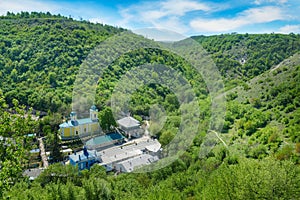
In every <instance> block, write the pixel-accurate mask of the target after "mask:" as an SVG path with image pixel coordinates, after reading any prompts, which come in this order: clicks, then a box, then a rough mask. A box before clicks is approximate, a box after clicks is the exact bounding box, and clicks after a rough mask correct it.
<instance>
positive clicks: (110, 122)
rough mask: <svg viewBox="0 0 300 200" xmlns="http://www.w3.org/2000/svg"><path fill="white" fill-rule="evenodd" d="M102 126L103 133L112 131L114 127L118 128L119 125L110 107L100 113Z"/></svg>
mask: <svg viewBox="0 0 300 200" xmlns="http://www.w3.org/2000/svg"><path fill="white" fill-rule="evenodd" d="M98 115H99V121H100V126H101V128H102V130H103V131H105V132H108V131H111V130H112V127H116V126H117V123H116V120H115V118H114V116H113V114H112V111H111V109H110V108H109V107H105V108H104V109H103V110H102V111H100V112H99V114H98Z"/></svg>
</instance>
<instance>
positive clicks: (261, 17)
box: [190, 6, 285, 32]
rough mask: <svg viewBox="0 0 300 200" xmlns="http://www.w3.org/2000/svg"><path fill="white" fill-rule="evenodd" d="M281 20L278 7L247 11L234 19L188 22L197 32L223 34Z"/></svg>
mask: <svg viewBox="0 0 300 200" xmlns="http://www.w3.org/2000/svg"><path fill="white" fill-rule="evenodd" d="M283 19H285V16H284V14H283V11H282V10H281V9H280V8H279V7H275V6H266V7H261V8H251V9H248V10H246V11H243V12H241V13H239V14H238V15H237V16H236V17H234V18H219V19H204V18H198V19H194V20H192V21H191V22H190V26H191V27H192V28H193V29H194V30H196V31H199V32H224V31H235V29H238V28H240V27H243V26H246V25H251V24H258V23H268V22H272V21H275V20H283Z"/></svg>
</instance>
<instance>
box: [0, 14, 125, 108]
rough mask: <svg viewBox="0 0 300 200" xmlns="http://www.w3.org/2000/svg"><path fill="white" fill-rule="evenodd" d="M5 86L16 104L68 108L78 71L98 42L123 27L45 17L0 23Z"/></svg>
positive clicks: (0, 79) (0, 76)
mask: <svg viewBox="0 0 300 200" xmlns="http://www.w3.org/2000/svg"><path fill="white" fill-rule="evenodd" d="M0 27H1V28H0V88H1V89H2V91H3V93H4V95H5V99H6V100H7V102H8V103H9V104H10V105H11V103H12V99H13V98H16V99H18V100H19V102H20V103H21V104H24V105H27V106H30V107H33V108H34V109H37V110H41V111H48V110H51V111H52V112H56V111H60V112H64V111H65V110H69V105H70V103H71V100H72V97H71V93H72V89H73V87H72V85H73V82H74V80H75V78H76V72H77V71H78V69H79V66H80V64H81V63H82V61H83V60H84V59H85V58H86V56H87V55H88V53H89V52H90V51H91V50H92V49H93V48H95V46H96V45H97V44H99V43H100V42H101V41H103V40H105V39H106V38H108V37H109V36H112V35H113V34H115V33H118V32H121V31H122V30H123V29H118V28H114V27H112V26H108V25H102V24H92V23H89V22H85V21H82V22H79V21H75V20H73V19H69V18H66V17H62V16H55V15H51V14H50V13H48V14H43V13H33V14H31V15H30V14H29V13H26V12H24V13H22V14H19V15H14V14H10V15H8V16H6V17H1V19H0Z"/></svg>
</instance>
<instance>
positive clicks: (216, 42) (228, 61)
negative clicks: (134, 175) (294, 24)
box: [192, 33, 300, 85]
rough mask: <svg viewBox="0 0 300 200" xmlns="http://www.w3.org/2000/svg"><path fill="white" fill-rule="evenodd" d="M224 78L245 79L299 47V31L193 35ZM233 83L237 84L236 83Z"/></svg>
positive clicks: (264, 69) (291, 53)
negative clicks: (289, 32) (286, 33)
mask: <svg viewBox="0 0 300 200" xmlns="http://www.w3.org/2000/svg"><path fill="white" fill-rule="evenodd" d="M192 38H193V39H195V40H196V41H198V42H199V43H200V44H201V45H202V46H203V48H204V49H206V50H207V51H208V53H210V54H211V55H212V58H213V60H214V61H215V63H216V64H217V66H218V67H219V69H220V71H221V73H222V75H223V76H224V77H226V78H227V79H229V80H231V83H234V82H235V81H232V80H233V79H236V78H238V79H242V80H248V79H249V78H253V77H255V76H257V75H259V74H262V73H263V72H265V71H266V70H268V69H270V68H271V67H272V66H275V65H277V64H279V63H280V62H282V61H283V60H284V59H287V58H288V57H290V56H292V55H294V54H295V53H296V52H298V51H299V50H300V35H299V34H292V33H291V34H289V35H283V34H236V33H233V34H224V35H216V36H195V37H192ZM235 85H236V84H235Z"/></svg>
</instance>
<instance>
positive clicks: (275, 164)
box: [0, 12, 300, 200]
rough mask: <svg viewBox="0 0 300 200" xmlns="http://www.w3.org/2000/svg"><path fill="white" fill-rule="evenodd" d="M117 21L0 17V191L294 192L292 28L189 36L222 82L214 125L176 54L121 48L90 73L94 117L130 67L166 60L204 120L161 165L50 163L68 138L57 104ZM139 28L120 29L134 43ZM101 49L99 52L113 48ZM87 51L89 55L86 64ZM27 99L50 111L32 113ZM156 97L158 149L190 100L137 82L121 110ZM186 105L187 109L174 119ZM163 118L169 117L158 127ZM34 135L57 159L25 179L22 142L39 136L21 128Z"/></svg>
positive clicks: (238, 195)
mask: <svg viewBox="0 0 300 200" xmlns="http://www.w3.org/2000/svg"><path fill="white" fill-rule="evenodd" d="M122 31H124V29H122V28H116V27H112V26H108V25H102V24H93V23H89V22H87V21H75V20H73V19H71V18H67V17H62V16H60V15H51V14H50V13H31V14H29V13H27V12H22V13H20V14H12V13H8V14H7V16H2V17H0V198H1V197H2V199H191V200H192V199H299V196H300V188H299V185H300V175H299V174H300V167H299V166H300V165H299V163H300V86H299V84H298V83H299V82H300V73H299V72H300V58H299V57H300V56H299V55H300V35H299V34H298V35H296V34H289V35H282V34H255V35H252V34H226V35H217V36H195V37H193V38H194V39H195V40H197V41H198V42H199V43H200V44H201V45H202V46H203V47H204V48H205V49H206V50H207V52H208V53H210V54H211V57H212V59H213V60H214V61H215V63H216V64H217V67H218V68H219V70H220V72H221V74H222V76H223V80H224V82H225V86H226V113H225V116H224V126H223V129H222V130H220V131H219V133H217V132H216V133H213V131H209V130H208V129H209V124H210V122H211V121H218V120H217V119H215V118H214V119H211V116H212V115H211V108H210V107H211V97H210V96H209V93H208V90H207V88H206V85H205V83H204V81H203V80H202V78H201V76H200V75H199V74H198V73H196V72H195V69H193V68H192V67H191V66H190V65H189V64H187V63H186V62H185V60H184V59H183V58H180V57H178V56H176V55H173V54H172V53H170V52H167V51H164V50H158V49H137V50H135V51H132V52H129V53H127V54H124V55H122V56H121V57H119V58H118V59H117V60H116V61H114V62H113V63H112V64H111V65H110V66H108V67H107V69H106V70H104V72H103V76H102V78H101V79H99V80H98V88H97V93H96V99H95V102H96V106H97V108H98V109H99V119H100V124H101V123H102V122H103V121H104V122H105V123H106V125H107V126H106V127H108V128H107V129H109V128H111V127H112V126H109V123H111V122H113V121H114V119H112V117H110V116H111V110H109V103H107V99H109V97H110V96H111V94H112V91H113V90H114V87H115V86H116V85H117V83H118V81H119V80H120V78H121V77H122V75H124V74H125V73H126V71H130V70H131V69H133V68H134V67H136V66H142V65H143V64H145V63H159V64H165V65H168V66H171V67H172V68H174V69H175V70H176V71H180V73H181V74H182V75H183V76H184V77H185V78H186V80H187V81H189V83H190V84H191V86H192V87H191V89H187V90H185V91H184V92H185V93H184V94H185V97H187V98H189V97H190V94H191V92H193V93H195V95H196V96H197V100H198V103H199V110H200V112H201V113H200V114H201V115H199V116H198V118H199V122H200V125H199V130H198V131H197V132H196V136H195V137H194V138H193V142H192V144H191V145H190V146H189V147H188V149H187V150H186V151H185V152H184V153H183V154H181V155H180V156H178V159H177V160H176V161H175V162H173V163H172V164H170V165H169V166H166V167H164V168H161V169H159V170H156V171H153V172H148V173H128V174H126V173H121V174H116V173H106V171H105V169H104V168H102V167H101V166H100V165H96V164H95V165H93V166H92V168H91V169H90V170H89V171H88V170H83V171H81V172H78V168H75V167H73V166H72V165H62V164H61V163H60V162H58V161H62V160H63V158H62V155H60V153H59V152H60V151H59V150H60V149H61V148H60V147H61V146H65V145H66V143H64V142H61V141H60V140H59V137H58V131H57V129H58V125H59V124H60V123H62V121H63V120H62V116H61V114H62V115H64V116H66V115H68V114H69V112H70V108H71V106H70V104H71V101H72V90H73V85H74V81H75V78H76V74H77V72H78V69H79V67H80V65H81V64H82V62H83V60H85V58H86V57H87V56H88V54H89V53H90V52H91V50H92V49H94V47H96V46H97V44H99V43H101V41H104V40H106V39H107V38H108V37H110V36H113V35H114V34H118V33H120V32H122ZM139 38H141V37H140V36H137V35H133V36H132V38H130V37H128V38H126V39H128V41H129V42H131V41H133V42H135V41H134V40H135V39H139ZM126 41H127V40H126ZM175 45H176V44H175ZM108 48H109V47H108ZM109 50H110V49H108V51H107V52H106V51H103V52H97V51H96V52H95V54H96V53H98V54H97V55H100V56H106V57H107V56H108V58H110V57H109V56H110V54H109V52H110V51H109ZM184 50H185V49H184ZM196 55H197V54H196ZM93 59H94V57H93ZM93 59H91V60H90V63H88V64H93V62H94V60H93ZM87 62H88V61H87ZM88 64H87V66H91V65H88ZM143 73H144V74H139V75H149V77H150V78H153V79H154V80H155V78H157V77H159V78H162V79H166V80H168V81H169V82H170V83H174V80H172V79H170V78H169V76H166V75H164V74H163V75H161V74H157V73H152V72H149V70H148V71H147V70H145V71H144V72H143ZM175 79H176V78H175ZM77 80H78V79H77ZM155 83H156V82H155ZM217 84H218V82H217ZM80 85H81V86H82V87H83V88H85V86H86V85H87V84H85V82H84V81H83V82H82V83H81V84H80ZM128 85H129V86H128V88H129V89H131V88H130V86H131V85H130V84H128ZM235 86H237V87H235ZM124 87H127V85H125V86H124ZM128 88H126V89H128ZM120 96H121V98H123V96H122V95H120ZM16 99H17V100H18V101H17V100H16ZM7 104H9V106H8V105H7ZM23 105H26V106H30V107H33V108H35V109H38V110H43V111H48V110H49V111H51V112H49V114H48V115H47V116H45V117H43V118H42V119H37V120H35V119H36V118H32V116H31V114H30V113H31V110H29V111H28V112H27V110H26V109H25V106H23ZM157 105H162V107H163V109H164V111H165V112H166V114H167V118H166V119H164V120H165V121H164V120H161V119H163V117H161V118H160V116H158V117H157V118H158V120H156V121H155V119H156V118H155V117H154V120H152V119H151V121H150V123H149V124H150V128H149V132H150V134H151V136H154V137H156V138H157V139H158V140H159V142H160V143H161V144H162V148H163V149H166V148H168V144H170V141H172V139H173V138H174V136H175V135H176V134H177V132H178V130H179V129H181V128H182V127H181V124H183V125H185V126H186V124H188V123H186V122H187V121H190V120H191V119H193V120H194V119H196V120H198V119H197V118H196V117H195V115H193V112H190V111H192V110H195V107H196V106H194V104H192V105H183V104H182V105H180V103H179V100H178V98H177V97H176V95H175V94H174V93H172V91H170V89H169V88H166V87H164V86H162V85H159V84H149V85H146V84H145V85H142V84H141V86H140V88H138V89H137V90H136V91H135V92H134V93H133V94H132V96H131V100H130V105H129V106H128V108H129V111H130V113H131V114H132V115H133V116H134V117H135V118H137V119H138V120H140V121H142V116H145V115H149V110H150V111H152V112H153V113H154V114H157V115H160V114H161V113H160V112H159V111H161V110H163V109H160V108H157V109H156V108H155V106H156V107H157ZM182 106H183V107H185V108H186V109H187V110H186V111H187V112H186V113H187V116H188V117H182V113H181V111H182V110H180V109H181V107H182ZM150 108H151V109H152V108H154V109H152V110H151V109H150ZM156 111H157V112H156ZM14 113H15V114H14ZM191 113H192V114H191ZM102 119H105V120H102ZM108 119H109V120H108ZM160 120H161V121H164V122H165V123H164V125H163V127H161V126H160V125H161V122H160ZM107 121H109V122H108V123H107ZM101 126H102V124H101ZM102 127H104V126H102ZM187 130H190V129H187ZM106 131H107V132H108V131H110V130H106ZM32 133H36V136H37V137H42V138H43V139H45V145H46V151H49V152H50V156H49V158H50V157H52V158H53V159H52V161H53V162H57V163H52V164H51V165H50V166H49V167H48V168H47V169H45V170H44V171H43V172H42V173H41V174H40V175H39V176H38V177H37V178H36V179H35V180H34V181H29V178H28V177H23V175H22V172H23V171H24V170H25V169H28V168H30V166H29V164H30V162H31V161H32V160H31V158H29V156H28V155H30V154H29V151H30V150H32V149H33V148H38V142H37V140H36V139H37V138H35V137H32V136H29V135H34V134H32ZM190 133H191V131H189V132H188V134H190ZM216 136H217V137H216ZM220 138H221V139H220ZM183 141H184V140H183ZM69 142H70V143H68V144H67V145H68V147H69V148H72V149H73V150H75V151H76V150H78V149H81V147H82V143H80V141H69ZM179 144H182V141H180V142H179ZM178 146H180V145H178ZM54 158H55V159H54ZM35 159H39V157H37V158H34V160H35Z"/></svg>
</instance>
